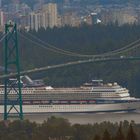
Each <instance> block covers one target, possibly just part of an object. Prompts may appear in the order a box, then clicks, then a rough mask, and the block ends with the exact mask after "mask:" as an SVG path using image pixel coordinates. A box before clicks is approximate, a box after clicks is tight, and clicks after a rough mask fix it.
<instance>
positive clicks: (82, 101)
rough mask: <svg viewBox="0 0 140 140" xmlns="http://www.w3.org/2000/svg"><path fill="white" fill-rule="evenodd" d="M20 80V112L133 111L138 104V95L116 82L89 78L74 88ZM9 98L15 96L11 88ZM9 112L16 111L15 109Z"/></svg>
mask: <svg viewBox="0 0 140 140" xmlns="http://www.w3.org/2000/svg"><path fill="white" fill-rule="evenodd" d="M21 80H22V83H23V88H22V100H23V112H24V113H27V114H31V113H35V114H37V113H96V112H121V111H134V110H137V109H139V107H140V99H138V98H135V97H130V94H129V91H128V90H127V89H126V88H123V87H121V86H120V85H118V84H117V83H107V84H105V83H103V81H102V80H92V82H91V83H85V84H83V85H82V86H80V87H75V88H53V87H51V86H45V85H43V84H42V82H41V81H32V80H31V79H30V78H29V77H28V76H24V77H22V78H21ZM11 92H12V93H11V94H9V98H10V100H14V99H15V98H16V96H17V95H16V94H15V93H14V91H11ZM3 99H4V89H3V85H1V88H0V113H3V110H4V109H3V103H4V100H3ZM11 113H15V112H14V110H13V111H12V112H11Z"/></svg>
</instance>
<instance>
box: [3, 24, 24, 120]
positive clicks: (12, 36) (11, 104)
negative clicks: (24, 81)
mask: <svg viewBox="0 0 140 140" xmlns="http://www.w3.org/2000/svg"><path fill="white" fill-rule="evenodd" d="M5 34H6V37H5V45H4V51H5V52H4V54H5V60H4V61H5V74H9V73H10V72H9V69H12V70H14V72H17V76H15V77H12V78H6V79H5V93H4V120H7V119H8V118H12V117H14V118H19V119H21V120H22V119H23V111H22V95H21V83H20V65H19V53H18V39H17V25H16V24H15V23H12V22H9V23H8V24H6V25H5ZM12 94H13V95H12ZM13 97H14V98H13Z"/></svg>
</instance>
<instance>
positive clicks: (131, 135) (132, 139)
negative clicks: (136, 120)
mask: <svg viewBox="0 0 140 140" xmlns="http://www.w3.org/2000/svg"><path fill="white" fill-rule="evenodd" d="M126 140H137V136H136V133H135V132H134V130H133V127H132V125H131V124H130V126H129V130H128V133H127V138H126Z"/></svg>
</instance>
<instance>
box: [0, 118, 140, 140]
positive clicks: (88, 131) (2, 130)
mask: <svg viewBox="0 0 140 140" xmlns="http://www.w3.org/2000/svg"><path fill="white" fill-rule="evenodd" d="M139 132H140V125H138V124H135V123H134V122H131V123H129V122H128V121H124V122H120V124H119V123H111V122H102V123H100V124H98V123H95V124H84V125H81V124H73V125H72V124H70V122H69V121H68V120H67V119H63V118H56V117H51V118H49V119H48V120H47V121H44V122H43V123H42V124H37V123H35V122H29V121H28V120H24V121H13V122H4V121H1V122H0V140H19V139H20V140H139V138H140V133H139Z"/></svg>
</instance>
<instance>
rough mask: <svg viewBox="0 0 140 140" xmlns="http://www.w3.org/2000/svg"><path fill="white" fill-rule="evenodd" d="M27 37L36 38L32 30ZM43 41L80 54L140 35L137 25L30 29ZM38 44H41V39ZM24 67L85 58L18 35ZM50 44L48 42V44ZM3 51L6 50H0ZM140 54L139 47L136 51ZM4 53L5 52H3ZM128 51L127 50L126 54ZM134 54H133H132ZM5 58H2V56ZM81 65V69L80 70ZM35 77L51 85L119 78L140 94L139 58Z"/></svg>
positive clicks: (112, 46) (113, 46)
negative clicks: (64, 52)
mask: <svg viewBox="0 0 140 140" xmlns="http://www.w3.org/2000/svg"><path fill="white" fill-rule="evenodd" d="M24 34H25V36H26V38H30V39H32V40H34V39H33V38H32V37H30V36H29V34H26V33H24ZM30 34H33V35H35V36H37V37H38V38H39V39H41V40H43V41H44V42H47V43H50V44H52V45H53V46H55V47H57V48H59V49H64V50H67V51H71V52H75V53H80V54H90V55H91V54H102V53H105V52H108V51H112V50H116V49H118V48H122V47H124V46H126V45H128V44H130V43H131V42H133V41H135V40H137V39H139V38H140V26H138V25H124V26H121V27H119V26H117V25H108V26H104V25H94V26H81V27H79V28H77V27H73V28H72V27H63V28H54V29H49V28H48V29H47V30H45V29H40V30H39V31H38V32H35V31H30ZM39 44H42V43H41V42H39ZM19 45H20V51H21V52H20V56H21V58H20V59H21V64H22V65H21V66H22V69H24V70H25V69H31V68H36V67H42V66H46V65H54V64H60V63H64V62H69V61H75V60H82V59H88V58H79V57H72V56H65V55H63V54H59V53H56V52H52V51H50V50H49V49H44V48H41V47H40V46H38V45H37V44H34V43H33V42H32V41H29V40H27V39H26V40H25V39H24V38H23V37H21V36H19ZM46 48H48V46H46ZM1 52H3V51H1ZM132 53H134V55H135V53H137V56H139V55H140V52H139V49H137V50H136V51H133V52H132ZM1 55H3V54H1ZM123 55H125V54H123ZM132 56H133V54H132ZM0 61H2V59H0ZM81 69H82V71H81ZM32 77H33V78H44V80H45V82H46V83H47V84H48V85H52V86H79V85H81V84H82V83H84V82H88V81H89V80H92V79H103V80H105V82H118V83H119V84H121V85H122V86H125V87H127V88H128V89H129V90H130V91H131V95H133V96H139V97H140V94H139V93H140V86H139V83H140V62H139V61H118V62H112V61H111V62H104V63H96V64H95V63H88V64H81V65H77V66H71V67H65V68H61V69H54V70H49V71H46V72H43V73H38V74H34V75H32Z"/></svg>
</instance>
